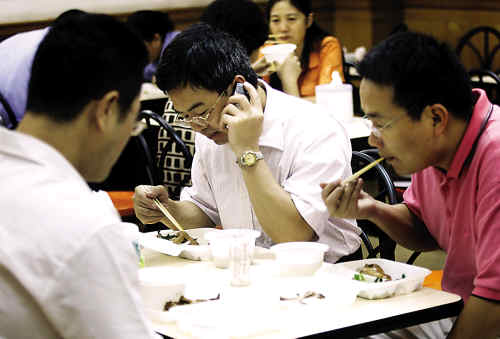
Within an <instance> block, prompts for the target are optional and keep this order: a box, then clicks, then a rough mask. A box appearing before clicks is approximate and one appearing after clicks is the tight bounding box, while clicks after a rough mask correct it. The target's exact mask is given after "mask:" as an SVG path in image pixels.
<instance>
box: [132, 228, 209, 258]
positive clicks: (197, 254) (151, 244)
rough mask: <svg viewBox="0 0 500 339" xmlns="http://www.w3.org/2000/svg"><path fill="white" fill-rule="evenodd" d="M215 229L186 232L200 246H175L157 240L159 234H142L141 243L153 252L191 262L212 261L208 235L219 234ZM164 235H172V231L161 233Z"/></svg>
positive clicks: (170, 242) (166, 241)
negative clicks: (211, 233)
mask: <svg viewBox="0 0 500 339" xmlns="http://www.w3.org/2000/svg"><path fill="white" fill-rule="evenodd" d="M217 231H218V230H217V229H215V228H194V229H190V230H186V232H187V234H189V235H190V236H191V237H193V238H194V239H196V241H198V243H199V244H200V245H187V244H174V243H173V242H172V241H169V240H166V239H161V238H157V237H156V235H157V234H158V232H148V233H142V236H141V238H140V239H139V242H140V243H141V245H142V246H144V247H146V248H149V249H151V250H154V251H157V252H160V253H164V254H168V255H172V256H177V257H181V258H185V259H190V260H203V261H208V260H210V248H209V247H208V240H207V239H206V237H205V236H206V235H207V234H208V233H210V232H217ZM160 232H161V234H162V235H166V234H168V233H172V232H174V231H172V230H163V231H160Z"/></svg>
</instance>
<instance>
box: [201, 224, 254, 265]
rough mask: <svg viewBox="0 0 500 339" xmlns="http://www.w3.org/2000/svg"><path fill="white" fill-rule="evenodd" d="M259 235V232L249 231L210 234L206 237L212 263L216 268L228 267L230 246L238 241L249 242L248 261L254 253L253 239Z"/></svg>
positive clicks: (235, 230)
mask: <svg viewBox="0 0 500 339" xmlns="http://www.w3.org/2000/svg"><path fill="white" fill-rule="evenodd" d="M259 235H260V232H259V231H256V230H251V229H240V228H234V229H224V230H220V231H218V232H212V233H209V234H207V235H206V238H207V240H208V242H209V244H210V252H211V254H212V261H213V262H214V264H215V266H216V267H219V268H227V267H229V259H230V249H231V246H232V245H233V244H234V243H235V242H236V241H237V240H238V241H240V240H243V239H246V240H247V241H248V242H249V252H250V260H252V259H253V256H254V253H255V239H257V237H258V236H259Z"/></svg>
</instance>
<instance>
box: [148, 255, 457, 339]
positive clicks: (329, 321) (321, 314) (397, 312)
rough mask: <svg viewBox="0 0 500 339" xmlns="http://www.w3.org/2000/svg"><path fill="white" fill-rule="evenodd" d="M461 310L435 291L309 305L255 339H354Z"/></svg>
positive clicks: (189, 267) (167, 328)
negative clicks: (324, 305)
mask: <svg viewBox="0 0 500 339" xmlns="http://www.w3.org/2000/svg"><path fill="white" fill-rule="evenodd" d="M147 253H149V254H146V265H147V266H148V267H152V266H160V267H165V268H179V269H182V270H184V271H185V272H187V274H189V275H192V279H198V280H203V279H206V280H207V281H208V280H209V279H211V278H214V277H217V279H222V280H223V279H224V278H228V275H229V272H228V270H222V269H217V268H215V267H214V266H213V264H212V263H211V262H196V261H189V260H185V259H181V258H178V257H171V256H167V255H163V254H159V253H154V252H152V251H148V252H147ZM153 253H154V254H153ZM256 261H257V264H256V265H252V269H253V271H251V273H253V276H255V275H257V276H258V275H259V274H261V273H259V270H260V272H265V271H266V270H264V268H268V267H269V264H270V263H272V260H269V259H259V260H256ZM328 265H331V264H327V263H325V264H324V265H323V267H322V269H323V268H324V267H325V266H326V267H327V266H328ZM267 272H269V271H267ZM259 278H263V277H259ZM222 280H221V281H222ZM462 306H463V302H462V300H461V298H460V297H459V296H458V295H455V294H451V293H447V292H443V291H438V290H434V289H430V288H423V289H421V290H418V291H415V292H413V293H411V294H407V295H401V296H396V297H391V298H386V299H379V300H366V299H361V298H357V299H356V301H355V302H354V304H352V305H350V306H343V307H342V308H339V309H334V308H332V309H328V310H325V308H318V309H314V308H311V307H309V305H308V306H307V307H309V308H304V314H298V316H299V318H296V317H295V318H294V317H292V318H290V319H289V321H288V322H285V323H284V325H283V326H282V327H281V328H279V329H274V330H269V331H267V332H265V331H264V332H261V333H259V334H258V335H254V336H251V337H250V338H297V337H314V336H320V335H328V336H329V337H335V338H355V337H359V336H366V335H370V334H375V333H380V332H386V331H389V330H394V329H398V328H403V327H407V326H411V325H416V324H420V323H424V322H428V321H433V320H438V319H442V318H446V317H451V316H456V315H458V313H459V312H460V310H461V309H462ZM276 316H279V315H278V314H276ZM298 319H301V320H302V321H298ZM249 321H251V319H249ZM154 328H155V330H156V331H157V332H159V333H161V334H163V335H166V336H168V337H172V338H195V336H193V335H191V334H189V333H187V332H186V331H185V329H184V331H183V330H181V328H179V326H178V325H177V323H168V324H162V323H154Z"/></svg>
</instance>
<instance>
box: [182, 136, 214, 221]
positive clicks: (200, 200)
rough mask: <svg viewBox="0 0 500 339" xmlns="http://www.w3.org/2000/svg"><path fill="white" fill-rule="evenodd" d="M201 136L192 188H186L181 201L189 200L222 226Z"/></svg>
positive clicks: (194, 162) (193, 166)
mask: <svg viewBox="0 0 500 339" xmlns="http://www.w3.org/2000/svg"><path fill="white" fill-rule="evenodd" d="M198 138H200V135H198V134H197V135H196V153H195V154H194V157H193V164H192V166H191V182H192V186H191V187H185V188H184V189H183V190H182V192H181V197H180V200H187V201H191V202H192V203H194V204H195V205H196V206H198V207H199V208H200V209H201V210H202V211H203V212H204V213H205V214H206V215H207V216H208V217H209V218H210V220H212V222H213V223H214V224H215V225H221V220H220V215H219V210H218V209H217V203H216V202H215V196H214V194H213V191H212V188H211V187H210V182H209V181H208V178H207V173H206V171H205V167H204V166H203V160H202V154H203V152H204V149H203V145H202V144H201V143H200V142H199V140H198Z"/></svg>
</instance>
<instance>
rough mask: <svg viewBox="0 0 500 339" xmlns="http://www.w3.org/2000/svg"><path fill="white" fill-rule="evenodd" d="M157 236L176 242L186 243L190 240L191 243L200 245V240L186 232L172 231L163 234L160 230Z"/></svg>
mask: <svg viewBox="0 0 500 339" xmlns="http://www.w3.org/2000/svg"><path fill="white" fill-rule="evenodd" d="M156 237H157V238H160V239H165V240H169V241H172V242H173V243H174V244H184V243H186V242H189V245H199V243H198V241H196V239H194V238H192V237H190V236H189V234H187V233H186V232H170V233H167V234H166V235H163V234H161V232H160V231H158V234H157V235H156Z"/></svg>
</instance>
